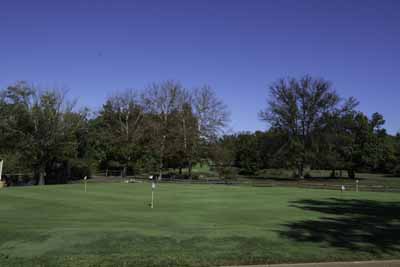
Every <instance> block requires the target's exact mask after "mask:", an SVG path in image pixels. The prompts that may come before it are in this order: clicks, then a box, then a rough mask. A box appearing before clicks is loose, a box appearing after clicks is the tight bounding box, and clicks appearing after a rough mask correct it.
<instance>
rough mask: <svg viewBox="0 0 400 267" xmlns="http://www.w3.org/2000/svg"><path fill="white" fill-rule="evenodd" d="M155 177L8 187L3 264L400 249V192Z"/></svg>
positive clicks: (1, 218) (375, 253) (366, 254)
mask: <svg viewBox="0 0 400 267" xmlns="http://www.w3.org/2000/svg"><path fill="white" fill-rule="evenodd" d="M150 192H151V191H150V185H149V184H147V183H142V184H140V183H138V184H122V183H108V184H100V183H93V184H89V186H88V192H87V193H85V192H84V188H83V186H82V185H80V184H75V185H60V186H42V187H24V188H22V187H21V188H15V187H14V188H5V189H0V266H160V267H166V266H218V265H230V264H239V263H241V264H257V263H258V264H260V263H276V262H308V261H332V260H367V259H393V258H400V194H393V193H368V192H360V193H355V192H345V193H344V194H343V195H342V194H341V193H340V192H339V191H329V190H311V189H297V188H277V187H274V188H256V187H239V186H221V185H214V186H213V185H175V184H160V185H159V186H158V187H157V191H156V204H155V209H153V210H151V209H150V208H149V206H148V204H149V200H150Z"/></svg>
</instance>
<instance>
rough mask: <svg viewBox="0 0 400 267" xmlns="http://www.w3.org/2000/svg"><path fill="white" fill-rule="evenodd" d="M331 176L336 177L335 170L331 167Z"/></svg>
mask: <svg viewBox="0 0 400 267" xmlns="http://www.w3.org/2000/svg"><path fill="white" fill-rule="evenodd" d="M331 178H336V170H335V169H333V170H332V172H331Z"/></svg>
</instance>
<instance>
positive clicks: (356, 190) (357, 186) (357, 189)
mask: <svg viewBox="0 0 400 267" xmlns="http://www.w3.org/2000/svg"><path fill="white" fill-rule="evenodd" d="M356 192H358V180H356Z"/></svg>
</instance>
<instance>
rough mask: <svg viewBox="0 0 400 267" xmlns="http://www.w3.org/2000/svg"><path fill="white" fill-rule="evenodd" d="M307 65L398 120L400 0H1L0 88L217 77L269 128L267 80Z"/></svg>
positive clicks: (87, 98)
mask: <svg viewBox="0 0 400 267" xmlns="http://www.w3.org/2000/svg"><path fill="white" fill-rule="evenodd" d="M303 74H311V75H315V76H321V77H324V78H326V79H328V80H330V81H332V82H333V83H334V85H335V88H336V89H337V91H338V92H339V93H340V94H341V95H342V96H345V97H348V96H355V97H356V98H357V99H359V100H360V102H361V105H360V109H361V110H362V111H364V112H365V113H367V114H368V115H371V114H372V113H373V112H375V111H379V112H381V113H382V114H383V115H384V116H385V119H386V120H387V124H386V127H387V129H388V130H389V131H390V132H391V133H395V132H397V131H399V130H400V114H399V110H400V108H399V103H400V1H397V0H393V1H380V0H379V1H378V0H376V1H368V0H362V1H351V0H342V1H340V0H339V1H319V0H316V1H307V0H304V1H300V0H299V1H296V0H292V1H277V0H274V1H273V0H271V1H267V0H260V1H256V0H242V1H234V0H214V1H201V0H197V1H194V0H193V1H190V0H182V1H175V0H168V1H166V0H165V1H162V0H159V1H151V0H147V1H145V0H143V1H135V0H129V1H128V0H125V1H122V0H121V1H118V0H113V1H111V0H110V1H108V0H107V1H106V0H102V1H88V0H68V1H56V0H47V1H41V0H35V1H33V0H26V1H19V0H1V1H0V87H5V86H6V85H9V84H11V83H13V82H15V81H16V80H27V81H29V82H32V83H34V84H36V85H39V86H43V87H46V86H57V87H63V88H67V89H69V92H70V96H73V97H78V98H79V103H80V104H81V105H88V106H89V107H91V108H94V109H95V108H97V107H99V106H100V105H101V103H103V101H104V99H105V98H106V97H107V96H108V95H110V94H111V93H112V92H114V91H116V90H121V89H125V88H143V87H145V86H146V85H148V84H150V83H151V82H158V81H163V80H166V79H174V80H179V81H181V82H182V83H183V84H184V85H185V86H187V87H194V86H198V85H202V84H204V83H207V84H209V85H211V86H212V87H213V88H214V89H215V90H216V91H217V93H218V95H219V96H220V97H222V98H223V99H224V101H225V103H226V104H227V105H228V106H229V108H230V110H231V114H232V123H231V126H232V129H233V130H235V131H239V130H257V129H260V130H263V129H265V128H266V125H264V123H262V122H260V121H259V119H258V117H257V113H258V111H259V110H260V109H262V108H263V107H264V106H265V103H266V98H267V95H268V90H267V88H268V85H269V84H270V83H271V82H273V81H275V80H276V79H278V78H280V77H285V76H288V75H290V76H296V77H298V76H300V75H303Z"/></svg>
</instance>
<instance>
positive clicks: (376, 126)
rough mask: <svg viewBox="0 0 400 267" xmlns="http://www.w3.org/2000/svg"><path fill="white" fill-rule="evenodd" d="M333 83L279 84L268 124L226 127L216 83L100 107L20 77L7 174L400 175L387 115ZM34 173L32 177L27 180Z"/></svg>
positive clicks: (44, 178) (5, 118) (48, 178)
mask: <svg viewBox="0 0 400 267" xmlns="http://www.w3.org/2000/svg"><path fill="white" fill-rule="evenodd" d="M357 107H358V102H357V100H356V99H355V98H349V99H343V98H341V97H340V96H339V95H338V94H337V92H336V91H335V90H334V89H333V86H332V84H331V83H330V82H329V81H326V80H324V79H320V78H314V77H311V76H304V77H301V78H299V79H295V78H287V79H280V80H278V81H276V82H275V83H273V84H271V86H270V88H269V96H268V97H267V104H266V107H265V109H264V110H262V111H260V113H259V118H260V119H261V120H262V121H265V123H266V125H267V126H268V130H267V131H256V132H254V133H251V132H241V133H236V134H226V132H225V131H224V130H225V129H226V127H227V126H228V123H229V111H228V109H227V106H226V105H225V104H224V103H223V101H222V100H221V99H220V98H218V96H217V95H216V93H215V91H213V90H212V89H211V87H209V86H207V85H205V86H202V87H199V88H196V89H193V90H190V89H187V88H185V87H184V86H183V85H182V84H180V83H179V82H176V81H165V82H161V83H154V84H152V85H151V86H149V87H147V88H145V89H143V90H133V89H129V90H124V91H120V92H116V93H114V94H113V95H112V96H110V97H108V98H107V99H106V101H105V103H104V104H103V105H102V106H101V108H100V109H99V110H98V111H97V112H92V111H90V110H89V109H88V108H84V107H83V108H79V107H78V106H77V103H76V101H71V100H69V99H68V98H67V94H66V92H63V91H60V90H54V89H47V90H43V89H38V88H35V86H32V85H30V84H28V83H26V82H17V83H15V84H13V85H11V86H8V87H7V88H4V89H2V90H1V91H0V158H2V159H4V160H5V165H4V172H5V173H10V174H12V173H28V174H30V176H31V177H32V178H33V179H32V180H31V181H33V183H35V184H45V183H65V182H67V181H68V180H69V179H81V178H82V177H83V176H89V175H90V173H91V172H93V171H98V170H119V171H121V172H122V176H126V175H128V174H129V175H136V174H140V173H156V172H157V173H158V177H160V178H161V177H162V176H163V172H165V171H166V170H169V169H175V170H177V172H179V173H182V169H186V170H187V172H186V173H187V174H186V176H187V177H188V178H191V177H192V176H193V174H192V168H193V166H194V165H195V164H196V163H204V162H206V163H207V164H209V165H212V166H214V167H215V168H216V170H218V173H219V174H220V176H221V177H227V178H228V177H230V176H233V175H235V174H237V173H239V174H243V175H254V174H257V172H259V171H260V170H263V169H270V168H277V169H290V170H293V171H294V172H293V173H294V175H295V176H297V177H299V178H303V177H306V176H307V175H308V174H307V170H308V169H324V170H331V171H332V176H335V175H336V171H340V170H346V171H347V173H348V175H349V177H350V178H355V176H356V172H360V171H368V172H383V173H392V174H399V173H400V136H399V135H397V136H392V135H390V134H388V133H387V132H386V130H385V129H384V127H383V126H384V123H385V120H384V118H383V116H382V115H381V114H379V113H374V114H372V116H371V117H368V116H367V115H365V114H363V113H362V112H361V111H359V110H357ZM27 179H29V177H28V178H27Z"/></svg>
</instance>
